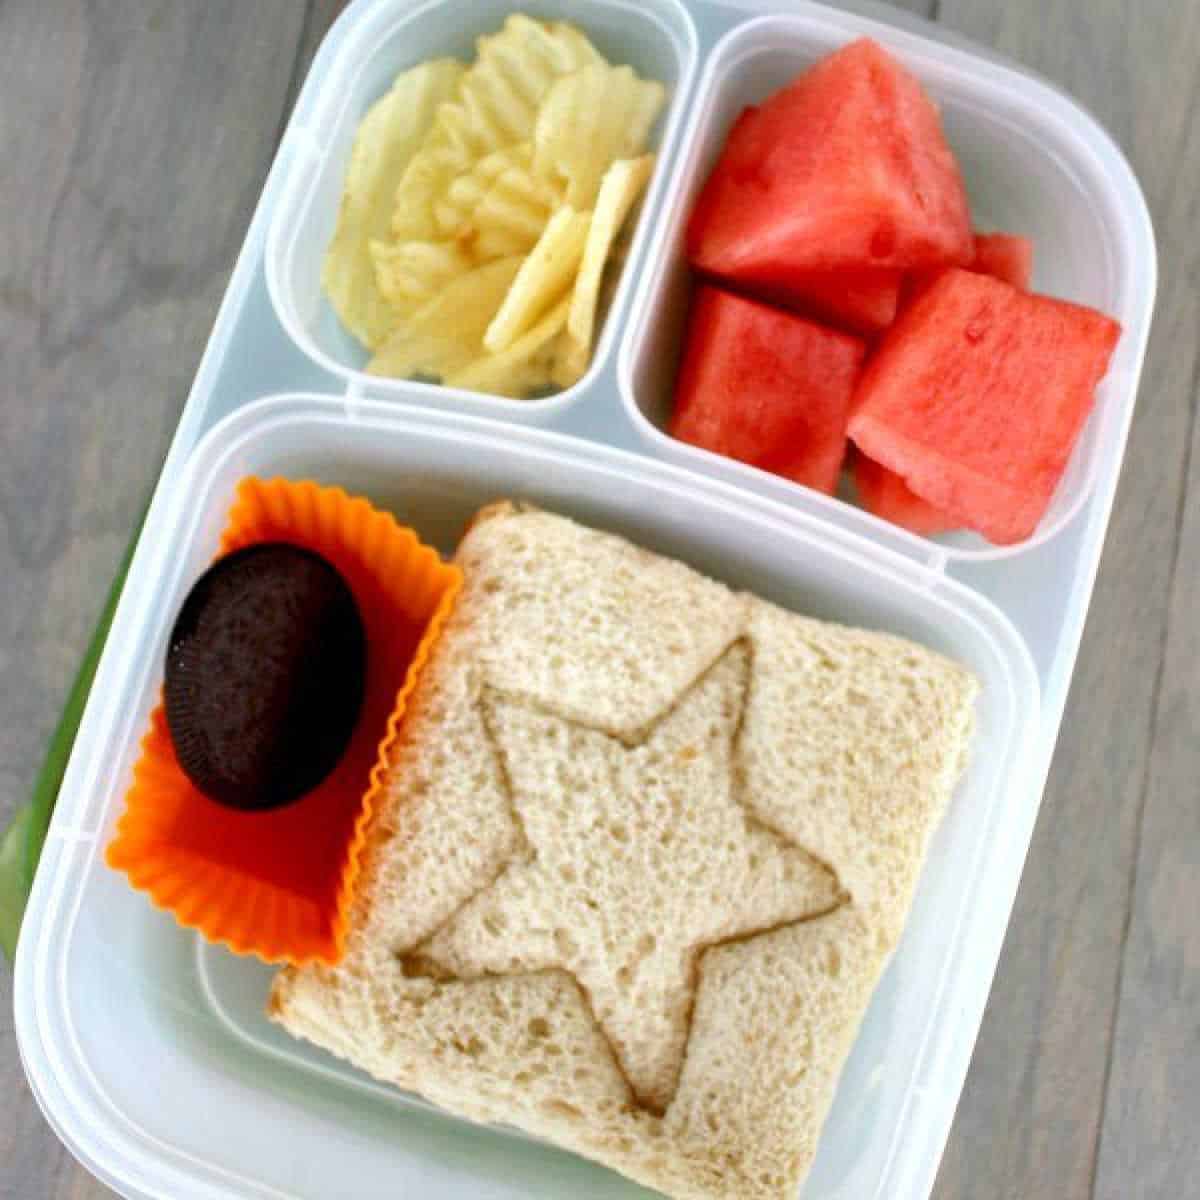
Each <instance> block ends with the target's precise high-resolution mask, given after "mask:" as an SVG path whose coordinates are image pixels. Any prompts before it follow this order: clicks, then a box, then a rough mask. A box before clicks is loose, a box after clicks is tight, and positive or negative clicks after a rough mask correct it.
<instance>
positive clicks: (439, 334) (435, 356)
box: [367, 256, 565, 380]
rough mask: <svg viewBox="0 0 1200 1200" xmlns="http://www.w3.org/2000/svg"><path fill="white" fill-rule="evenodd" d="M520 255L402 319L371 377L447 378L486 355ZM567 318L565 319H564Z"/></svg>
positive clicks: (454, 285) (465, 279) (458, 282)
mask: <svg viewBox="0 0 1200 1200" xmlns="http://www.w3.org/2000/svg"><path fill="white" fill-rule="evenodd" d="M522 261H523V260H522V259H521V257H520V256H513V257H512V258H507V259H498V260H497V261H495V262H491V263H488V264H487V265H486V266H482V267H477V268H476V269H475V270H473V271H470V272H468V273H466V274H464V275H459V276H458V277H457V278H456V279H454V280H453V281H452V282H451V283H450V284H448V285H447V286H446V287H445V288H444V289H443V290H442V291H441V292H440V293H439V294H438V295H437V296H435V297H434V298H433V299H431V300H429V301H428V302H427V303H426V304H424V305H422V306H421V307H420V308H418V309H417V310H416V311H415V312H414V313H413V314H412V315H411V316H410V317H408V318H406V319H404V320H402V321H401V322H400V324H399V325H398V327H397V328H396V330H395V331H394V332H393V333H392V335H391V337H389V338H388V340H387V341H386V342H385V343H384V344H383V345H382V346H381V347H380V348H379V351H378V353H377V354H376V355H375V357H374V358H373V359H372V360H371V361H370V363H369V364H368V365H367V371H368V372H369V373H370V374H372V375H386V376H389V377H391V378H395V379H410V378H412V377H413V376H415V375H420V376H424V377H427V378H429V379H438V380H440V379H444V378H445V377H446V376H447V375H448V374H450V373H451V372H453V371H457V370H459V369H461V368H462V367H465V366H467V365H468V364H470V363H472V362H474V361H475V360H476V359H478V358H480V357H482V356H483V334H484V330H486V329H487V327H488V324H489V323H490V322H491V319H492V317H493V316H494V315H495V312H496V310H497V309H498V308H499V307H500V304H501V303H502V301H503V300H504V297H505V295H506V294H507V293H508V289H509V288H510V287H511V286H512V282H513V280H514V279H515V278H516V275H517V272H518V270H520V267H521V262H522ZM564 320H565V317H564Z"/></svg>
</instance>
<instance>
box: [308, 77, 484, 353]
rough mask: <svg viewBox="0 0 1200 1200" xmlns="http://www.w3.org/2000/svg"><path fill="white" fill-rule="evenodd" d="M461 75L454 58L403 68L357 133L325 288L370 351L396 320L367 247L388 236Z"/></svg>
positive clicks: (324, 270)
mask: <svg viewBox="0 0 1200 1200" xmlns="http://www.w3.org/2000/svg"><path fill="white" fill-rule="evenodd" d="M464 70H465V68H464V67H463V65H462V63H459V62H456V61H455V60H454V59H438V60H436V61H433V62H427V63H423V64H422V65H421V66H419V67H414V68H413V69H412V70H411V71H405V72H404V73H403V74H401V75H399V76H398V77H397V78H396V81H395V83H394V84H393V85H392V88H391V90H390V91H389V92H387V93H386V94H385V95H384V96H383V97H381V98H380V99H379V100H377V101H376V102H375V104H374V105H372V107H371V108H370V109H369V110H368V112H367V114H366V116H365V117H363V119H362V122H361V123H360V125H359V127H358V132H357V134H356V135H355V138H354V146H353V149H352V150H351V152H350V164H349V166H348V167H347V169H346V180H345V183H344V185H343V188H342V202H341V207H340V208H339V209H338V219H337V228H336V230H335V232H334V235H333V239H332V240H331V241H330V243H329V247H328V249H327V250H326V252H325V260H324V263H323V264H322V269H321V286H322V288H323V289H324V291H325V294H326V296H328V298H329V302H330V304H332V305H333V308H334V311H335V312H336V313H337V314H338V317H339V318H340V319H341V322H342V324H343V325H345V327H346V328H347V329H348V330H349V331H350V332H351V333H352V334H354V336H355V337H356V338H358V339H359V340H360V341H361V342H363V343H365V344H366V345H367V346H376V345H378V344H379V343H380V342H381V341H382V340H383V339H384V338H385V337H386V336H387V334H388V332H389V331H390V330H391V328H392V327H393V325H394V324H395V321H396V314H395V312H394V311H393V310H392V308H391V306H390V305H389V304H388V302H387V301H386V299H385V298H384V296H383V294H382V293H381V292H380V291H379V288H378V286H377V284H376V280H375V267H374V263H373V262H372V259H371V255H370V251H369V249H368V243H369V242H370V241H371V240H372V239H377V238H382V237H385V236H386V235H387V232H388V229H389V226H390V223H391V215H392V199H393V196H394V195H395V191H396V187H397V184H398V183H399V180H400V178H401V176H402V175H403V173H404V171H405V169H406V167H407V165H408V163H409V161H410V160H411V159H412V157H413V155H414V154H415V153H416V151H417V148H418V147H419V146H420V144H421V142H422V140H423V139H424V138H425V136H426V134H427V133H428V131H429V128H430V126H431V125H432V123H433V119H434V114H435V112H436V110H437V106H438V105H439V104H441V103H442V102H443V101H444V100H446V99H447V97H449V96H451V95H453V94H454V92H455V90H456V88H457V87H458V82H459V80H460V79H461V77H462V74H463V72H464Z"/></svg>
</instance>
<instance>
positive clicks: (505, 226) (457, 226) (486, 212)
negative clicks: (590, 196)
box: [434, 142, 561, 262]
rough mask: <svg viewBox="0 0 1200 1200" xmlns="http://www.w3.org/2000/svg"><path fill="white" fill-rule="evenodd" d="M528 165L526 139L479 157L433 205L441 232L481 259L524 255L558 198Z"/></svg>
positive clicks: (529, 152)
mask: <svg viewBox="0 0 1200 1200" xmlns="http://www.w3.org/2000/svg"><path fill="white" fill-rule="evenodd" d="M532 163H533V149H532V146H531V145H530V143H529V142H520V143H518V144H517V145H515V146H510V147H508V148H506V149H504V150H497V151H496V152H495V153H493V154H489V155H487V156H486V157H484V158H481V159H480V160H479V161H478V162H476V163H475V164H474V165H473V166H472V167H471V169H470V170H469V171H467V172H465V173H464V174H462V175H460V176H459V177H458V178H457V179H455V180H454V182H453V183H451V184H450V186H449V188H448V189H447V191H446V194H445V196H444V197H443V198H442V199H441V200H440V201H439V202H438V204H437V205H436V206H435V212H434V215H435V218H436V220H437V224H438V232H439V234H440V236H441V237H443V238H446V239H448V240H452V241H455V242H457V243H458V244H459V245H461V246H462V247H464V248H465V249H469V250H470V251H471V253H472V254H474V256H475V258H476V259H477V260H479V261H481V262H486V261H487V260H488V259H491V258H497V257H500V256H503V255H509V254H527V253H528V252H529V251H530V250H531V249H532V248H533V247H534V245H535V244H536V243H537V240H538V238H539V237H541V235H542V231H543V230H544V229H545V227H546V222H547V221H548V220H549V219H550V214H551V213H552V212H553V211H554V209H555V208H557V207H558V204H559V202H560V200H561V195H560V193H559V191H558V189H556V188H555V187H554V186H553V185H552V184H550V183H548V182H546V181H545V180H543V179H540V178H538V177H537V176H536V175H534V173H533V170H532Z"/></svg>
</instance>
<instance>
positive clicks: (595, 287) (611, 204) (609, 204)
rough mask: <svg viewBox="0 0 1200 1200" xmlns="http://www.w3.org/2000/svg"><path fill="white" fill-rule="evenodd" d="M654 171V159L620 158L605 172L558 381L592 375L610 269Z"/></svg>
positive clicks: (574, 295) (648, 156) (573, 300)
mask: <svg viewBox="0 0 1200 1200" xmlns="http://www.w3.org/2000/svg"><path fill="white" fill-rule="evenodd" d="M653 170H654V155H653V154H644V155H642V157H641V158H623V159H619V160H618V161H617V162H615V163H613V165H612V166H611V167H609V168H608V170H607V171H606V172H605V173H604V179H603V180H602V182H601V184H600V194H599V195H598V196H597V197H596V208H595V211H594V212H593V213H592V223H591V225H590V226H589V228H588V235H587V241H586V242H585V243H584V247H583V258H582V260H581V261H580V264H579V274H578V275H577V276H576V279H575V289H574V291H573V292H572V295H571V308H570V311H569V312H568V314H567V330H566V336H565V337H564V339H563V340H564V343H567V345H566V346H565V347H564V349H563V350H562V351H561V352H560V355H559V361H558V363H557V364H556V368H555V374H556V378H558V379H567V378H570V379H571V383H574V382H576V380H578V379H579V378H581V377H582V375H583V373H584V371H586V370H587V365H588V362H589V361H590V359H591V354H592V338H593V336H594V335H595V328H596V308H597V306H598V303H599V299H600V283H601V280H602V279H603V278H604V266H605V264H606V263H607V262H608V257H609V255H610V254H611V253H612V248H613V243H614V242H615V241H616V240H617V235H618V234H619V233H620V232H621V227H622V226H623V225H624V224H625V221H626V219H627V218H628V216H629V212H630V210H631V209H632V208H633V205H634V203H635V202H636V200H637V198H638V197H639V196H640V195H641V194H642V189H643V188H644V187H645V186H646V184H647V182H648V181H649V179H650V175H651V173H652V172H653ZM572 376H574V378H571V377H572ZM562 386H563V387H569V386H570V384H569V383H563V385H562Z"/></svg>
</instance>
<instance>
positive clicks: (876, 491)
mask: <svg viewBox="0 0 1200 1200" xmlns="http://www.w3.org/2000/svg"><path fill="white" fill-rule="evenodd" d="M854 486H855V488H856V489H857V490H858V499H859V502H860V503H861V504H862V506H863V507H864V508H865V509H866V510H867V511H868V512H872V513H874V514H875V515H876V516H877V517H882V518H883V519H884V520H885V521H891V523H892V524H893V525H899V526H900V527H901V528H902V529H908V530H911V531H912V532H913V533H919V534H921V535H922V536H924V537H931V536H932V535H933V534H935V533H945V532H946V531H947V530H950V529H956V528H958V524H957V522H956V521H954V520H953V518H951V517H950V516H948V515H947V514H946V513H944V512H942V511H941V510H939V509H936V508H934V507H933V505H932V504H930V503H929V502H928V501H927V500H922V499H921V497H920V496H918V495H917V493H916V492H914V491H913V490H912V488H910V487H909V486H908V484H907V483H905V482H904V480H903V478H902V477H901V476H899V475H897V474H896V472H895V471H889V470H888V469H887V467H883V466H880V464H879V463H877V462H875V461H874V460H872V459H870V458H868V457H867V456H866V455H865V454H863V453H862V452H861V451H860V452H859V453H858V454H857V455H855V458H854Z"/></svg>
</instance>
